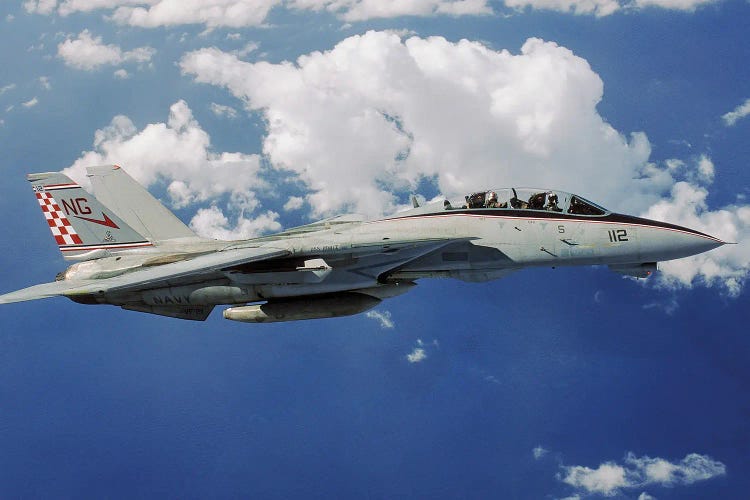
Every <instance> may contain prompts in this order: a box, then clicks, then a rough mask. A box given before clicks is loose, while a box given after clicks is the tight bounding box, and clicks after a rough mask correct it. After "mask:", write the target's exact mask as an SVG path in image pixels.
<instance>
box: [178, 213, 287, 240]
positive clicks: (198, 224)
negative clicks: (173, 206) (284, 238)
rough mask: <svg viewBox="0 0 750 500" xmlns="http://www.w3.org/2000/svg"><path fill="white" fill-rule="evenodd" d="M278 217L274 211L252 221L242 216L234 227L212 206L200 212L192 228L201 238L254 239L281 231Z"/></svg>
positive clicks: (257, 216)
mask: <svg viewBox="0 0 750 500" xmlns="http://www.w3.org/2000/svg"><path fill="white" fill-rule="evenodd" d="M278 217H279V214H277V213H276V212H272V211H267V212H265V213H262V214H259V215H256V216H254V217H253V218H252V219H246V218H244V217H242V216H240V217H239V218H238V219H237V222H236V223H235V224H234V226H232V225H230V222H229V219H228V218H227V217H226V216H225V215H224V213H223V212H222V211H221V209H219V208H218V207H216V206H211V207H210V208H201V209H200V210H198V212H197V213H196V215H195V216H194V217H193V218H192V220H191V221H190V228H191V229H192V230H193V231H195V232H196V233H197V234H198V235H199V236H204V237H206V238H215V239H219V240H232V239H238V238H252V237H255V236H260V235H262V234H265V233H268V232H273V231H279V230H280V229H281V224H279V222H278V220H277V219H278Z"/></svg>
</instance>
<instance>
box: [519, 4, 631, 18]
mask: <svg viewBox="0 0 750 500" xmlns="http://www.w3.org/2000/svg"><path fill="white" fill-rule="evenodd" d="M505 5H507V6H508V7H511V8H513V9H525V8H531V9H535V10H553V11H557V12H567V13H571V14H579V15H580V14H593V15H595V16H597V17H602V16H608V15H610V14H613V13H614V12H616V11H618V10H620V3H619V2H618V1H617V0H505Z"/></svg>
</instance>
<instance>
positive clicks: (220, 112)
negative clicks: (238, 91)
mask: <svg viewBox="0 0 750 500" xmlns="http://www.w3.org/2000/svg"><path fill="white" fill-rule="evenodd" d="M209 108H210V109H211V112H212V113H213V114H215V115H216V116H226V117H227V118H237V110H236V109H234V108H233V107H231V106H225V105H223V104H216V103H215V102H212V103H211V106H209Z"/></svg>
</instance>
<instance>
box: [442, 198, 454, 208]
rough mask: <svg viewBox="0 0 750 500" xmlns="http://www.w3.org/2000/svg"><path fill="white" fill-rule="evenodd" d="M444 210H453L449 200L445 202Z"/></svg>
mask: <svg viewBox="0 0 750 500" xmlns="http://www.w3.org/2000/svg"><path fill="white" fill-rule="evenodd" d="M443 208H444V209H445V210H453V206H452V205H451V202H450V201H448V200H445V201H443Z"/></svg>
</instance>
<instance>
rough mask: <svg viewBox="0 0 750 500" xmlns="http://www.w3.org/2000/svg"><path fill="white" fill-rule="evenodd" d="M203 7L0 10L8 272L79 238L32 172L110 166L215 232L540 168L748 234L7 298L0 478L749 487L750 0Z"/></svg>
mask: <svg viewBox="0 0 750 500" xmlns="http://www.w3.org/2000/svg"><path fill="white" fill-rule="evenodd" d="M196 5H198V4H196ZM201 6H202V7H207V6H213V7H214V9H213V10H211V9H205V8H204V9H200V8H198V7H196V6H186V5H185V4H183V3H180V2H172V1H169V0H142V1H141V0H130V1H126V0H111V1H107V2H101V1H93V0H91V1H89V0H62V1H56V0H39V1H36V0H32V1H27V2H22V1H17V2H4V3H3V4H2V6H0V23H2V24H3V29H2V32H0V33H1V34H0V39H1V40H2V42H3V43H2V44H0V54H2V60H3V68H2V70H0V146H1V147H2V151H3V158H2V166H3V173H4V175H5V180H6V182H5V183H4V185H3V187H4V191H3V196H0V209H1V210H2V211H3V213H5V214H11V215H12V216H11V217H5V218H4V220H3V226H4V228H3V230H4V234H5V235H6V238H4V239H3V240H2V242H1V243H0V251H2V254H3V255H4V258H3V263H4V264H5V265H4V266H3V269H4V270H3V271H2V280H1V282H2V284H3V290H4V291H11V290H15V289H19V288H23V287H25V286H28V285H31V284H34V283H39V282H46V281H50V280H52V279H53V277H54V275H55V274H56V273H57V272H59V271H60V270H62V269H63V268H64V267H65V265H66V264H65V262H64V261H63V260H62V258H61V256H60V255H59V252H58V250H57V249H56V248H55V245H54V242H53V240H52V239H51V238H50V237H49V234H48V232H47V230H46V229H45V228H44V224H43V221H42V218H41V217H40V215H39V214H38V208H37V205H36V202H35V200H34V199H33V197H32V196H31V190H30V189H29V186H28V183H27V182H26V181H25V179H24V175H25V174H26V173H28V172H36V171H49V170H63V169H66V172H68V173H69V174H70V175H71V176H72V177H73V178H76V179H77V180H79V181H81V182H84V179H83V177H82V173H83V171H84V168H85V167H86V166H91V165H95V164H107V163H118V164H120V165H122V166H123V167H124V168H125V169H126V170H127V171H128V172H129V173H131V175H133V176H134V177H136V178H137V179H138V180H139V181H141V182H142V183H143V184H144V185H147V186H148V187H149V189H150V190H151V192H152V193H154V194H155V195H157V196H158V197H159V198H161V199H162V200H163V201H164V202H165V203H166V204H167V205H168V206H170V207H171V208H173V209H174V210H175V212H176V213H177V214H178V215H179V216H180V217H181V218H182V219H183V220H184V221H186V222H188V223H190V225H191V227H193V228H194V229H195V230H196V231H198V232H199V233H201V234H203V235H206V236H213V237H222V238H231V237H237V238H239V237H250V236H254V235H259V234H265V233H267V232H271V231H274V230H278V229H281V228H285V227H291V226H294V225H298V224H301V223H306V222H309V221H311V220H314V219H316V218H318V217H323V216H327V215H331V214H336V213H342V212H346V211H357V212H360V213H364V214H366V215H369V216H377V215H379V214H383V213H388V212H392V211H394V210H398V209H399V208H400V207H402V206H403V205H405V204H407V203H408V197H409V194H410V193H412V192H418V193H420V194H421V195H422V196H425V197H426V198H428V199H429V198H432V197H434V196H437V195H439V194H440V195H446V196H455V195H462V194H465V193H466V192H471V191H474V190H478V189H482V188H486V187H502V186H509V185H536V186H549V187H555V188H559V189H563V190H567V191H572V192H577V193H580V194H581V195H583V196H585V197H587V198H590V199H592V200H593V201H596V202H597V203H599V204H601V205H603V206H605V207H608V208H611V209H616V210H621V211H625V212H628V213H632V214H635V215H645V216H649V217H651V218H656V219H661V220H666V221H669V222H673V223H677V224H682V225H686V226H688V227H692V228H695V229H698V230H701V231H704V232H707V233H709V234H712V235H715V236H717V237H721V238H723V239H725V240H727V241H733V242H737V243H738V244H737V245H732V246H726V247H723V248H722V249H718V250H715V251H712V252H710V253H708V254H704V255H702V256H697V257H694V258H690V259H684V260H681V261H677V262H671V263H665V264H664V265H662V266H661V272H660V273H659V275H657V276H655V277H653V278H651V279H649V280H648V281H647V282H645V283H644V282H635V281H632V280H629V279H623V278H621V277H619V276H618V275H615V274H613V273H611V272H609V271H608V270H607V269H605V268H572V269H556V270H551V269H536V270H527V271H524V272H519V273H515V274H513V275H510V276H508V277H507V278H504V279H502V280H499V281H495V282H491V283H485V284H467V283H462V282H458V281H452V280H439V281H435V280H433V281H423V282H420V284H419V286H418V287H416V289H415V290H414V291H412V292H410V293H409V294H406V295H404V296H402V297H399V298H396V299H394V300H391V301H387V302H385V303H383V304H382V305H381V306H379V307H378V308H377V309H376V310H375V312H374V313H372V314H369V315H364V314H363V315H359V316H355V317H350V318H339V319H333V320H318V321H309V322H297V323H289V324H273V325H257V326H256V325H246V324H234V323H231V322H227V321H224V320H223V319H221V317H220V315H219V314H218V313H216V312H215V313H214V315H212V316H211V317H210V318H209V319H208V320H207V321H206V322H205V323H189V322H180V321H177V320H171V319H166V318H160V317H151V316H146V315H139V314H135V313H132V312H126V311H121V310H119V309H116V308H112V307H106V306H99V307H89V306H81V305H76V304H73V303H72V302H69V301H65V300H62V299H60V300H58V299H55V300H46V301H41V302H34V303H22V304H14V305H6V306H3V307H2V308H0V324H1V325H2V328H1V329H0V330H1V332H0V371H1V376H0V408H1V409H2V410H1V412H0V494H2V496H4V497H12V496H38V497H50V496H55V497H81V496H91V497H101V496H109V497H122V498H126V497H127V498H131V497H134V496H143V497H157V496H158V497H164V496H166V497H181V498H185V497H188V498H190V497H194V498H197V497H206V496H214V497H238V496H252V497H257V498H293V497H302V498H310V497H314V498H318V497H319V498H330V497H332V496H336V497H363V496H368V497H373V498H394V497H397V498H398V497H400V498H406V497H409V498H411V497H425V498H426V497H429V498H457V497H458V498H488V497H489V498H557V499H562V498H629V499H636V498H638V499H641V500H646V499H648V498H659V499H664V498H686V497H687V498H745V497H746V496H747V494H746V491H747V490H748V487H750V480H748V478H747V474H746V473H745V472H746V471H747V470H748V467H750V462H749V460H748V457H750V434H748V430H747V425H746V422H747V409H748V399H747V394H748V389H749V388H750V371H749V370H748V368H747V365H748V364H747V360H748V357H750V341H749V340H748V337H747V333H746V332H747V327H746V323H747V319H748V313H747V310H748V309H747V305H748V302H747V300H748V295H747V290H746V280H747V274H748V269H749V268H750V202H749V201H748V196H750V177H749V174H748V171H747V168H746V166H747V164H748V160H749V159H750V148H749V147H748V142H747V137H748V132H750V116H747V115H750V100H749V99H750V89H749V88H748V86H747V82H748V81H750V68H749V67H748V65H747V60H748V56H750V45H748V44H747V43H746V41H745V38H746V31H747V30H746V24H747V21H746V20H747V17H748V15H749V14H750V4H748V2H746V1H744V0H724V1H713V2H711V1H709V2H705V1H699V0H697V1H696V0H676V1H666V0H654V1H651V2H645V1H641V2H631V3H625V2H620V3H618V2H616V1H612V0H609V1H607V0H598V1H589V2H584V1H577V0H570V1H568V2H562V1H559V2H558V1H554V0H549V1H541V2H540V1H536V0H527V1H518V2H514V1H510V0H509V1H507V2H505V3H503V2H495V1H484V0H466V1H454V0H424V1H421V2H419V1H415V2H396V1H393V2H388V1H381V2H375V1H366V0H346V1H341V2H332V1H329V0H306V1H302V0H297V1H292V0H287V1H284V0H210V1H208V0H207V1H205V2H202V4H201Z"/></svg>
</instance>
